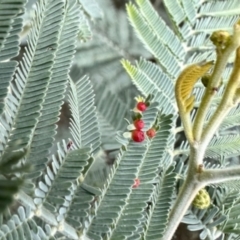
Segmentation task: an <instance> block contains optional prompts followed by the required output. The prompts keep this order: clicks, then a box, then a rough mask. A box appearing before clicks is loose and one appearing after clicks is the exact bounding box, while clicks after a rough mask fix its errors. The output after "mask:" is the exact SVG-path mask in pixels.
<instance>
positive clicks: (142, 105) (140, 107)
mask: <svg viewBox="0 0 240 240" xmlns="http://www.w3.org/2000/svg"><path fill="white" fill-rule="evenodd" d="M137 109H138V110H139V111H141V112H144V111H145V110H146V109H147V105H146V103H145V102H139V103H138V104H137Z"/></svg>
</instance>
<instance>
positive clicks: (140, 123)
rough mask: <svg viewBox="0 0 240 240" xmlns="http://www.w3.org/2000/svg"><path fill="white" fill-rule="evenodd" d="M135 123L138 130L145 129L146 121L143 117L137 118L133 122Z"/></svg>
mask: <svg viewBox="0 0 240 240" xmlns="http://www.w3.org/2000/svg"><path fill="white" fill-rule="evenodd" d="M133 125H134V126H135V128H136V129H137V130H140V129H143V128H144V121H143V120H141V119H137V120H135V121H134V122H133Z"/></svg>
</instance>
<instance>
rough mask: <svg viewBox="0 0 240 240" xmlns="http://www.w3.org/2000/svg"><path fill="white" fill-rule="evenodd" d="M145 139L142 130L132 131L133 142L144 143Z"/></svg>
mask: <svg viewBox="0 0 240 240" xmlns="http://www.w3.org/2000/svg"><path fill="white" fill-rule="evenodd" d="M144 138H145V136H144V132H142V131H141V130H138V129H136V130H133V131H132V140H133V141H134V142H142V141H143V140H144Z"/></svg>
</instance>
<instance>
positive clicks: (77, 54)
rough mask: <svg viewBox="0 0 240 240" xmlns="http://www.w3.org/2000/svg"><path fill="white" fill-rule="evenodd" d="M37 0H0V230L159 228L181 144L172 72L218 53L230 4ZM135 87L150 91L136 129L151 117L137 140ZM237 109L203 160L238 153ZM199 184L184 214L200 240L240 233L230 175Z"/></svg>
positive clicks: (142, 235)
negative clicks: (198, 204)
mask: <svg viewBox="0 0 240 240" xmlns="http://www.w3.org/2000/svg"><path fill="white" fill-rule="evenodd" d="M33 2H35V1H29V2H28V4H27V5H26V1H25V0H0V32H1V34H0V77H1V80H0V81H1V84H0V211H1V214H0V239H14V240H17V239H27V240H30V239H59V240H60V239H112V240H118V239H119V240H120V239H129V240H130V239H132V240H137V239H146V240H148V239H150V240H154V239H164V231H165V228H166V226H167V224H168V217H169V211H170V210H171V207H172V204H173V202H174V200H175V199H176V195H177V193H178V192H179V189H180V187H181V184H182V182H183V180H184V178H185V175H186V170H187V169H186V168H187V166H186V162H187V158H188V155H189V146H188V143H187V142H185V140H184V136H183V127H182V126H181V123H179V121H177V120H178V112H177V105H176V102H175V98H174V85H175V81H176V78H177V77H178V75H179V74H180V72H181V71H182V70H183V69H184V68H185V67H187V66H189V65H190V64H192V63H197V62H202V61H206V60H212V59H215V51H214V46H213V45H212V43H211V42H210V40H209V35H210V34H211V33H212V32H213V31H215V30H218V29H224V30H228V31H231V29H232V25H233V24H234V22H236V20H237V19H238V18H239V14H240V3H239V1H238V0H232V1H227V0H226V1H222V0H216V1H208V0H203V1H195V0H163V1H162V3H161V2H160V1H152V2H150V1H148V0H136V1H134V2H131V3H128V4H127V5H126V8H125V6H123V4H122V3H123V2H119V1H111V0H39V1H37V2H36V4H34V5H32V3H33ZM127 2H128V1H126V3H127ZM159 13H160V14H159ZM166 13H167V14H166ZM162 15H163V16H164V18H162V17H161V16H162ZM166 15H168V18H167V21H165V19H166ZM123 59H124V60H123ZM121 60H122V61H121ZM232 61H233V59H230V60H229V63H228V66H227V68H226V70H225V71H224V74H223V82H225V81H226V80H227V78H228V76H229V72H230V70H231V68H232ZM223 89H224V85H223V86H222V88H221V89H220V91H219V92H218V93H217V94H216V96H215V98H214V101H213V103H212V105H211V109H210V110H209V113H208V118H207V119H206V121H208V119H209V118H210V116H211V114H212V112H213V111H212V110H213V109H215V108H216V106H217V105H218V103H219V99H220V96H221V94H222V91H223ZM203 91H204V86H203V85H202V84H201V83H200V82H199V83H197V84H196V87H195V89H194V94H195V96H196V103H195V106H194V107H195V108H197V107H198V106H199V102H200V99H201V96H202V93H203ZM138 94H141V95H142V96H144V97H147V96H148V95H149V94H151V95H152V96H153V98H152V99H151V102H150V106H149V107H148V108H147V110H146V111H145V112H144V113H143V117H142V118H143V120H144V122H145V127H144V129H143V130H144V131H147V130H148V129H149V128H151V127H152V126H153V124H154V123H155V122H157V124H158V127H159V130H158V131H157V134H156V136H155V137H154V138H153V139H148V138H146V139H145V141H144V142H142V143H136V142H134V141H132V140H131V139H125V138H124V137H123V132H126V131H127V125H128V123H127V121H125V119H128V121H130V122H131V121H132V120H131V116H132V111H131V109H133V108H134V106H135V104H136V103H135V101H134V97H135V96H136V95H138ZM61 109H63V110H62V112H61ZM64 109H65V111H64ZM66 109H67V110H66ZM239 112H240V108H239V107H236V108H235V109H233V110H232V111H231V112H230V113H229V115H228V117H227V118H226V119H225V120H224V121H223V123H222V125H221V128H220V129H219V131H218V132H217V134H216V136H215V137H214V138H213V139H212V141H211V143H210V145H209V147H208V149H207V152H206V158H205V166H206V167H207V168H221V167H224V166H226V165H228V164H229V163H231V164H234V163H236V162H237V161H236V159H237V160H238V158H237V157H238V156H239V133H238V129H237V126H238V125H239ZM60 113H61V115H60ZM194 114H195V111H193V112H192V118H193V117H194ZM64 115H65V119H67V120H65V121H67V126H68V127H69V129H68V128H67V129H65V130H64V131H63V133H61V131H59V130H58V132H57V126H59V129H60V130H61V129H62V128H61V124H62V122H63V119H64ZM68 115H69V116H70V119H68V117H66V116H68ZM59 119H60V120H59ZM60 137H62V138H63V139H61V140H59V138H60ZM233 158H235V159H233ZM234 160H235V162H234ZM136 178H137V179H139V180H140V186H139V187H137V188H132V185H133V183H134V179H136ZM207 191H208V193H209V195H210V197H211V206H210V207H209V208H208V209H204V210H199V209H196V208H194V207H191V208H190V209H189V210H188V212H187V213H186V215H185V217H184V218H183V220H182V222H183V223H185V224H186V225H187V227H188V230H190V231H195V232H196V231H198V233H199V238H200V239H226V240H237V239H239V238H240V224H239V215H240V204H239V202H240V201H239V183H238V182H236V181H233V182H231V183H226V184H221V185H214V186H209V187H208V188H207ZM176 236H178V234H176Z"/></svg>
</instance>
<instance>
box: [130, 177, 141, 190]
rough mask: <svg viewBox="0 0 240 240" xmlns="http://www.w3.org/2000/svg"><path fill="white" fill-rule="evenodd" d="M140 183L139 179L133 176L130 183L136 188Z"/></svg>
mask: <svg viewBox="0 0 240 240" xmlns="http://www.w3.org/2000/svg"><path fill="white" fill-rule="evenodd" d="M139 185H140V179H138V178H135V179H134V184H133V185H132V188H137V187H139Z"/></svg>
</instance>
